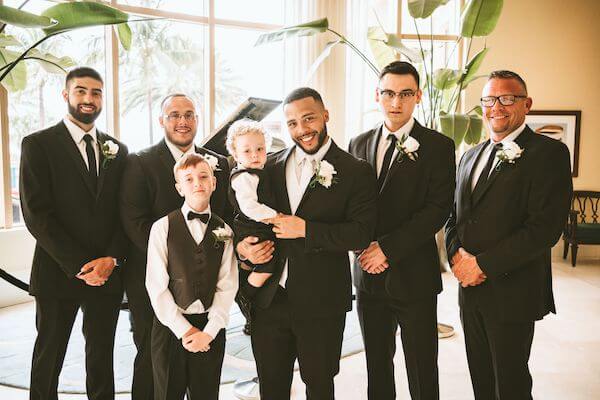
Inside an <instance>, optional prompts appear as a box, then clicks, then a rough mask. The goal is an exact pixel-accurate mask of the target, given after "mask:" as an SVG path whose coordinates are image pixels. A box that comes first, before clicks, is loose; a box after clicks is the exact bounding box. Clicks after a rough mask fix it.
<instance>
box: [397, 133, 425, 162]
mask: <svg viewBox="0 0 600 400" xmlns="http://www.w3.org/2000/svg"><path fill="white" fill-rule="evenodd" d="M420 146H421V144H420V143H419V142H418V141H417V139H415V138H414V137H412V136H408V135H407V136H404V137H403V138H402V139H401V140H399V141H397V142H396V149H398V152H399V153H400V157H398V161H402V159H403V158H404V156H405V155H406V156H407V157H408V158H410V159H411V160H412V161H416V160H417V158H419V154H418V153H417V150H419V147H420Z"/></svg>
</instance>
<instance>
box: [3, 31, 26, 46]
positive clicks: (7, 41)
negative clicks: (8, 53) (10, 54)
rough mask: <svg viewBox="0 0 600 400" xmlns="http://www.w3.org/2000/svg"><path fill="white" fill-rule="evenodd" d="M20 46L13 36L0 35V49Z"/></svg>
mask: <svg viewBox="0 0 600 400" xmlns="http://www.w3.org/2000/svg"><path fill="white" fill-rule="evenodd" d="M8 46H22V44H21V42H19V40H18V39H17V38H16V37H14V36H13V35H5V34H4V33H0V47H8Z"/></svg>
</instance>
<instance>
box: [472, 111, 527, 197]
mask: <svg viewBox="0 0 600 400" xmlns="http://www.w3.org/2000/svg"><path fill="white" fill-rule="evenodd" d="M523 130H525V122H523V124H522V125H521V126H519V127H518V128H517V129H515V130H514V131H512V132H511V133H509V134H508V135H506V137H505V138H504V139H502V140H501V141H500V142H498V143H502V144H504V143H506V142H514V141H515V139H516V138H517V137H518V136H519V135H520V134H521V132H523ZM495 144H497V143H496V142H494V141H493V140H492V138H491V137H490V143H489V144H488V145H486V147H485V149H483V151H482V152H481V155H480V156H479V159H478V160H477V164H476V165H475V171H473V178H472V180H471V191H473V189H475V185H477V181H478V180H479V175H481V173H482V172H483V169H484V168H485V164H487V160H488V158H489V157H490V153H491V152H492V149H493V148H494V145H495ZM498 162H499V160H498V158H496V159H495V160H494V163H493V164H492V168H490V174H491V173H492V171H493V170H494V167H495V166H496V165H498ZM488 177H489V175H488Z"/></svg>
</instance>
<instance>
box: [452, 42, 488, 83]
mask: <svg viewBox="0 0 600 400" xmlns="http://www.w3.org/2000/svg"><path fill="white" fill-rule="evenodd" d="M489 50H490V49H489V48H487V47H486V48H485V49H482V50H481V51H480V52H479V53H477V54H475V56H474V57H473V58H471V61H469V63H468V64H467V66H466V67H465V72H464V73H463V75H462V76H461V77H460V80H459V83H461V84H462V88H463V89H464V88H466V87H467V85H468V84H469V82H471V81H473V80H475V79H477V77H478V76H477V70H479V67H480V66H481V63H482V62H483V59H484V57H485V55H486V54H487V52H488V51H489Z"/></svg>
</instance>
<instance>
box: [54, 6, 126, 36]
mask: <svg viewBox="0 0 600 400" xmlns="http://www.w3.org/2000/svg"><path fill="white" fill-rule="evenodd" d="M42 15H43V16H46V17H49V18H53V19H55V20H57V21H58V24H56V25H53V26H51V27H48V28H44V32H45V33H46V34H47V35H50V34H53V33H56V32H64V31H69V30H72V29H76V28H83V27H86V26H97V25H112V24H122V23H124V22H127V20H128V19H129V15H128V14H126V13H124V12H123V11H120V10H117V9H116V8H113V7H110V6H107V5H104V4H101V3H94V2H89V1H82V2H75V3H60V4H57V5H55V6H52V7H50V8H48V9H46V10H45V11H44V12H43V13H42Z"/></svg>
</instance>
